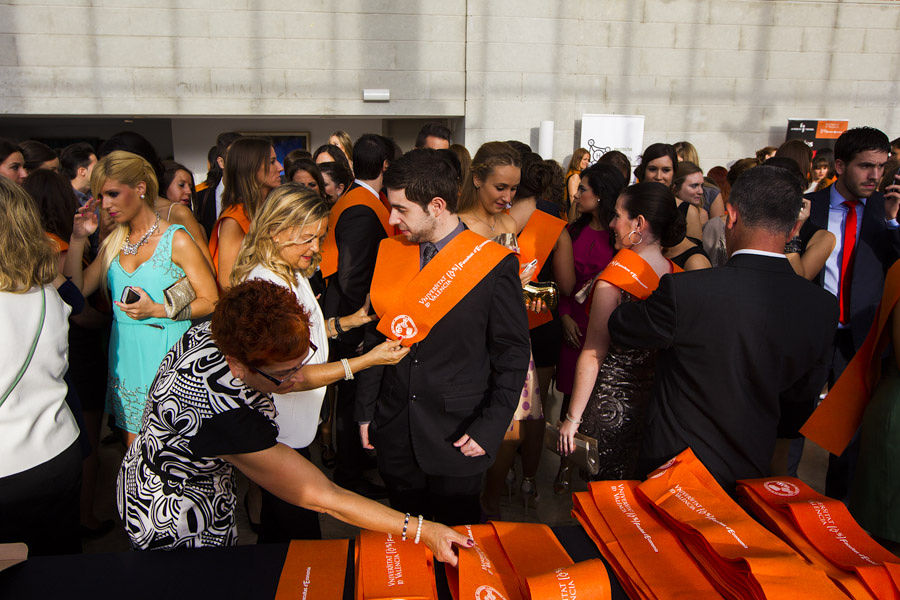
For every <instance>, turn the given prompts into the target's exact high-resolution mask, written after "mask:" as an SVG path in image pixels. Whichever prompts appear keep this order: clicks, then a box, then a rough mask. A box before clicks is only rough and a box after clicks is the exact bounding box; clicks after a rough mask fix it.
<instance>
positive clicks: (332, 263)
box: [319, 185, 394, 277]
mask: <svg viewBox="0 0 900 600" xmlns="http://www.w3.org/2000/svg"><path fill="white" fill-rule="evenodd" d="M354 206H368V207H369V208H371V209H372V211H373V212H374V213H375V216H377V217H378V220H379V221H380V222H381V226H382V227H384V232H385V233H386V234H387V235H388V237H390V236H392V235H393V234H394V228H393V227H391V225H390V223H388V220H389V219H390V217H391V211H390V210H388V208H387V207H386V206H385V205H384V202H383V201H382V199H381V197H380V196H375V195H373V194H372V192H370V191H369V190H368V189H366V188H364V187H363V186H361V185H360V186H357V187H355V188H353V189H351V190H350V191H348V192H347V193H346V194H344V195H343V196H341V197H340V198H339V199H338V201H337V202H335V204H334V206H332V207H331V215H330V217H329V219H328V233H327V234H326V235H325V243H324V244H323V245H322V262H321V263H319V269H321V271H322V276H323V277H331V276H332V275H334V274H335V273H337V268H338V247H337V239H336V238H335V237H334V230H335V229H336V228H337V224H338V220H339V219H340V218H341V214H342V213H343V212H344V211H345V210H347V209H348V208H352V207H354Z"/></svg>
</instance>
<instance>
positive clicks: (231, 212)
mask: <svg viewBox="0 0 900 600" xmlns="http://www.w3.org/2000/svg"><path fill="white" fill-rule="evenodd" d="M224 219H234V220H235V221H237V222H238V225H240V226H241V231H243V232H244V235H247V232H248V231H250V218H249V217H247V211H245V210H244V205H243V204H235V205H232V206H229V207H228V208H226V209H225V210H223V211H222V214H220V215H219V218H218V220H217V221H216V224H215V225H213V228H212V233H211V234H210V236H209V254H210V256H212V259H213V266H214V267H215V268H216V273H218V272H219V225H221V224H222V221H223V220H224Z"/></svg>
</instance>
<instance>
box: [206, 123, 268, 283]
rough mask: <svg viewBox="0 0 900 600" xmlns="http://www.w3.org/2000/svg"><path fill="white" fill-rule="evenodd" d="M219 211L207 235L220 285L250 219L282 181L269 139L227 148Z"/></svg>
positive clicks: (227, 276) (225, 280) (228, 278)
mask: <svg viewBox="0 0 900 600" xmlns="http://www.w3.org/2000/svg"><path fill="white" fill-rule="evenodd" d="M222 181H223V182H224V184H225V192H224V194H223V195H222V214H220V215H219V220H218V221H216V224H215V225H213V229H212V233H211V234H210V236H209V253H210V254H211V255H212V258H213V267H214V268H215V270H216V280H217V282H218V284H219V287H220V288H222V289H227V288H228V287H229V286H231V270H232V269H233V268H234V261H235V260H236V259H237V255H238V251H239V250H240V248H241V242H242V241H243V239H244V236H245V235H247V231H248V230H249V229H250V221H251V220H252V219H253V216H254V215H255V214H256V211H257V209H258V208H259V207H260V206H261V205H262V203H263V202H264V201H265V199H266V196H268V195H269V192H271V191H272V190H274V189H275V188H277V187H278V186H279V185H280V184H281V163H279V162H278V157H277V156H276V155H275V148H274V147H273V146H272V143H271V142H270V141H269V140H266V139H263V138H255V137H244V138H240V139H238V140H235V142H234V143H233V144H232V145H231V146H230V147H229V148H228V154H227V155H226V156H225V172H224V176H223V178H222Z"/></svg>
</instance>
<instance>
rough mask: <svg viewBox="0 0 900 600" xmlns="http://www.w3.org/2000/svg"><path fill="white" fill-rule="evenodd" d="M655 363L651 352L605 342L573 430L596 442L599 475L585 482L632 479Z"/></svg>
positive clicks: (624, 295) (625, 296) (628, 298)
mask: <svg viewBox="0 0 900 600" xmlns="http://www.w3.org/2000/svg"><path fill="white" fill-rule="evenodd" d="M621 293H622V302H632V301H634V300H635V298H634V297H633V296H632V295H631V294H629V293H628V292H625V291H622V292H621ZM655 359H656V353H655V351H652V350H642V349H638V348H629V347H626V346H619V345H617V344H614V343H612V342H610V346H609V350H608V352H607V353H606V358H605V359H604V361H603V364H602V365H600V372H599V373H598V374H597V382H596V383H595V384H594V391H593V392H591V397H590V399H589V400H588V404H587V406H586V407H585V409H584V413H583V414H582V417H581V418H582V420H583V422H582V424H581V426H580V427H579V428H578V431H579V432H581V433H583V434H585V435H588V436H590V437H592V438H596V439H597V444H598V447H599V451H600V471H599V472H598V473H597V474H596V475H591V476H590V477H589V478H590V479H592V480H594V481H600V480H605V479H635V478H636V477H637V473H636V471H637V458H638V451H639V450H640V446H641V435H642V433H643V430H644V420H645V415H646V408H647V403H648V402H649V400H650V392H651V387H652V385H653V371H654V366H655V362H656V360H655ZM583 475H586V474H583Z"/></svg>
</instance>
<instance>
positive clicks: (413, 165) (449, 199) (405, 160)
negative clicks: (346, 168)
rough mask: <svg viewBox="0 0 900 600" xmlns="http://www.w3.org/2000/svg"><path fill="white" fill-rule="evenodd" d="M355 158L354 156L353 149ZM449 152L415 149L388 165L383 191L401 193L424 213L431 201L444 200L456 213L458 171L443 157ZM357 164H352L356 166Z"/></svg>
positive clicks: (450, 209)
mask: <svg viewBox="0 0 900 600" xmlns="http://www.w3.org/2000/svg"><path fill="white" fill-rule="evenodd" d="M353 148H354V155H355V154H356V152H355V150H356V146H353ZM445 152H449V151H448V150H433V149H431V148H417V149H415V150H410V151H409V152H407V153H406V154H404V155H403V156H401V157H400V158H398V159H397V160H395V161H394V162H392V163H391V166H389V167H388V169H387V171H385V172H384V187H386V188H388V189H391V190H404V191H405V192H406V198H407V200H409V201H410V202H415V203H416V204H418V205H419V206H421V207H422V210H425V207H426V206H428V204H429V203H430V202H431V200H432V198H443V199H444V202H446V203H447V210H448V211H450V212H452V213H455V212H456V205H457V199H458V197H459V171H458V170H457V167H456V166H455V165H454V164H452V163H451V161H450V160H449V159H448V157H447V156H446V155H445V154H444V153H445ZM355 163H356V161H354V165H355Z"/></svg>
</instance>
